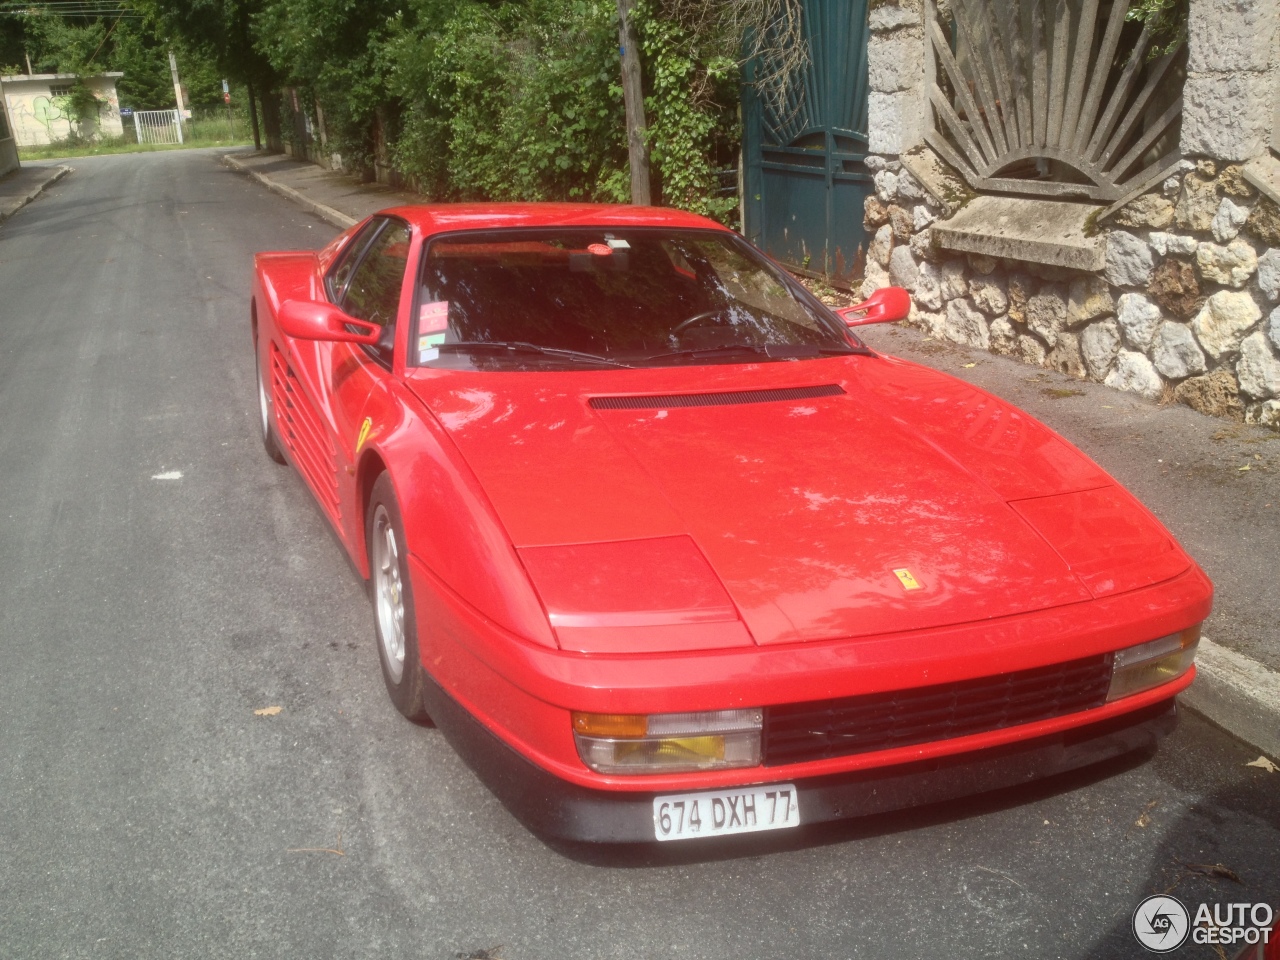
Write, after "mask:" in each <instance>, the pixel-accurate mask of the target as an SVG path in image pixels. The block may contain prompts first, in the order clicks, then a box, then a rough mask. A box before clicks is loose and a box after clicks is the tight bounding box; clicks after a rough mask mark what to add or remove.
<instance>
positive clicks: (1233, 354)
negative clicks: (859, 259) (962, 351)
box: [863, 157, 1280, 426]
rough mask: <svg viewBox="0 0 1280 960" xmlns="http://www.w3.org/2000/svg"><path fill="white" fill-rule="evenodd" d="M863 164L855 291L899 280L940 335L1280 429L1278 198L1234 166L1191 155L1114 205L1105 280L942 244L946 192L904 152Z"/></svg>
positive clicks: (916, 317) (921, 321)
mask: <svg viewBox="0 0 1280 960" xmlns="http://www.w3.org/2000/svg"><path fill="white" fill-rule="evenodd" d="M868 162H869V164H870V165H871V166H872V167H873V168H874V169H875V184H876V194H875V196H873V197H868V198H867V202H866V211H865V212H866V217H865V224H866V227H867V231H868V234H869V235H871V236H872V237H873V239H872V241H871V243H870V245H869V249H868V257H867V270H866V280H865V282H864V286H863V293H864V294H866V293H869V292H871V291H872V290H875V289H879V288H880V287H883V286H888V285H891V284H892V285H894V286H901V287H905V288H906V289H908V290H910V291H911V293H912V295H913V300H914V304H915V307H914V310H913V312H912V317H911V321H910V322H911V323H913V324H914V325H916V326H919V327H921V328H922V329H924V330H927V331H928V332H929V333H930V334H931V335H933V336H936V337H939V338H945V339H948V340H953V341H955V342H957V343H964V344H968V345H969V346H974V347H979V348H981V349H984V350H991V351H992V352H993V353H999V354H1005V355H1008V356H1016V357H1020V358H1021V359H1022V360H1024V361H1025V362H1027V363H1030V364H1033V365H1036V366H1045V367H1051V368H1053V369H1055V370H1058V371H1059V372H1061V373H1066V374H1070V375H1071V376H1076V377H1081V378H1088V379H1091V380H1097V381H1101V382H1103V383H1106V384H1108V385H1109V386H1112V387H1115V388H1117V389H1120V390H1131V391H1134V392H1136V393H1139V394H1141V395H1142V396H1144V397H1147V398H1148V399H1151V400H1161V399H1164V400H1179V401H1181V402H1184V403H1186V404H1188V405H1190V406H1192V407H1194V408H1195V409H1197V410H1201V411H1203V412H1205V413H1209V414H1213V415H1215V416H1224V417H1230V418H1234V419H1247V420H1249V421H1251V422H1257V423H1268V424H1270V425H1274V426H1280V356H1278V354H1280V208H1278V207H1277V206H1276V205H1275V204H1274V203H1272V202H1271V201H1270V200H1268V199H1267V198H1265V197H1260V196H1259V195H1258V192H1257V191H1256V190H1255V189H1254V188H1253V187H1252V186H1250V184H1249V183H1248V182H1247V181H1245V179H1244V178H1243V177H1242V176H1241V175H1240V167H1239V166H1236V165H1226V166H1222V167H1221V168H1219V165H1217V164H1215V163H1214V162H1212V161H1200V162H1199V163H1197V164H1192V163H1190V162H1187V163H1186V164H1185V166H1186V167H1188V168H1189V169H1187V170H1186V171H1184V172H1183V173H1181V174H1179V175H1177V176H1174V177H1170V178H1169V179H1168V180H1166V181H1165V182H1164V184H1162V185H1161V187H1160V188H1158V189H1157V190H1155V191H1153V192H1152V193H1149V194H1146V195H1144V196H1142V197H1139V198H1138V199H1137V200H1135V201H1133V202H1132V203H1130V204H1128V205H1127V206H1126V207H1124V208H1123V209H1121V210H1120V211H1119V212H1118V213H1117V214H1116V215H1115V216H1114V217H1113V218H1112V221H1113V226H1114V228H1113V229H1111V230H1109V231H1108V233H1107V265H1106V270H1105V272H1104V273H1103V275H1101V276H1100V275H1098V274H1092V273H1081V272H1076V271H1069V270H1065V269H1063V268H1061V267H1049V266H1043V265H1037V264H1031V263H1023V262H1019V261H1013V260H996V259H994V258H991V257H986V256H980V255H975V254H968V255H964V256H957V255H955V254H952V253H950V252H948V251H943V250H940V249H938V248H937V247H936V245H935V244H934V243H932V242H931V237H930V233H929V226H930V225H931V224H932V223H933V222H934V221H935V220H936V219H937V218H938V217H939V216H940V215H941V214H942V213H943V207H942V205H941V202H940V201H938V200H936V199H934V198H933V197H932V196H931V195H930V194H929V192H928V191H927V190H925V189H924V187H923V186H922V185H921V184H920V182H919V181H917V180H916V179H915V178H914V177H913V176H912V175H911V174H910V173H908V172H907V171H906V170H904V169H903V168H902V165H901V163H900V162H899V161H898V160H894V159H888V158H884V157H872V158H869V161H868Z"/></svg>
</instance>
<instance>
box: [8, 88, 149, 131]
mask: <svg viewBox="0 0 1280 960" xmlns="http://www.w3.org/2000/svg"><path fill="white" fill-rule="evenodd" d="M91 85H92V87H93V91H94V93H95V94H96V95H97V96H98V97H99V99H100V100H103V101H104V103H103V106H102V108H101V110H100V111H99V114H98V117H97V119H96V120H95V119H94V118H92V117H90V118H88V119H86V120H82V121H80V122H79V123H76V122H75V120H74V115H73V113H72V110H71V103H70V100H71V98H70V97H65V96H56V97H55V96H53V95H51V94H50V92H49V89H48V87H45V88H44V89H43V90H41V89H39V88H38V87H37V88H36V89H33V90H22V89H21V88H19V89H17V90H15V89H13V88H14V87H15V86H16V85H15V84H13V83H9V84H6V85H5V87H6V89H5V100H7V101H8V104H9V119H10V121H11V122H12V126H13V131H12V132H13V136H14V139H16V140H17V142H18V145H19V146H24V147H26V146H37V145H40V144H45V143H52V142H54V141H57V140H65V139H67V138H68V137H70V136H71V135H72V134H73V133H78V134H79V135H81V136H85V137H91V136H94V135H96V134H102V135H104V136H108V137H118V136H121V135H122V134H123V133H124V128H123V126H122V125H121V123H120V105H119V104H120V101H119V98H118V97H117V95H116V91H115V84H114V83H113V84H111V85H110V86H109V87H107V88H106V89H100V88H98V87H97V85H95V84H92V81H91Z"/></svg>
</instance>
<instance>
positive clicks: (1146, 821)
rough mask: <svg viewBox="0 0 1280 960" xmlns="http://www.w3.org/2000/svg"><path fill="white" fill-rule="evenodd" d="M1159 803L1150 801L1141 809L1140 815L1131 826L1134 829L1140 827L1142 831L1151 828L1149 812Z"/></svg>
mask: <svg viewBox="0 0 1280 960" xmlns="http://www.w3.org/2000/svg"><path fill="white" fill-rule="evenodd" d="M1159 802H1160V801H1159V800H1152V801H1151V802H1150V803H1148V804H1147V805H1146V806H1145V807H1143V808H1142V814H1141V815H1140V816H1139V817H1138V819H1137V820H1135V821H1134V822H1133V825H1134V826H1135V827H1141V828H1142V829H1144V830H1145V829H1146V828H1147V827H1149V826H1151V811H1152V810H1154V809H1155V807H1156V804H1158V803H1159Z"/></svg>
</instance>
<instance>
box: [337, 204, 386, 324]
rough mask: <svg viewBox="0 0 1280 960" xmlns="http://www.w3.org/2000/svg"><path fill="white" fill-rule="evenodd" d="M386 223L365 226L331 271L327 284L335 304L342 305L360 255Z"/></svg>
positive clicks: (374, 222) (374, 221)
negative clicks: (343, 296)
mask: <svg viewBox="0 0 1280 960" xmlns="http://www.w3.org/2000/svg"><path fill="white" fill-rule="evenodd" d="M384 223H386V221H385V220H370V221H369V222H368V223H367V224H365V227H364V229H363V230H361V231H360V232H359V233H357V234H356V235H355V236H354V237H352V238H351V242H350V243H348V244H347V249H345V250H343V251H342V254H341V256H339V258H338V265H337V266H336V267H334V268H333V269H332V270H330V271H329V276H328V277H327V278H326V280H325V284H326V286H327V287H328V288H329V299H330V300H332V301H333V302H334V303H337V304H341V303H342V295H343V294H344V293H346V292H347V283H348V281H350V280H351V274H352V272H353V271H354V270H355V268H356V266H357V265H358V264H359V263H360V254H361V253H363V252H364V248H365V247H367V246H368V245H369V241H370V240H371V239H372V238H373V235H374V234H376V233H377V232H378V231H379V230H381V229H382V225H383V224H384Z"/></svg>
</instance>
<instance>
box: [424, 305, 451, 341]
mask: <svg viewBox="0 0 1280 960" xmlns="http://www.w3.org/2000/svg"><path fill="white" fill-rule="evenodd" d="M448 329H449V301H448V300H437V301H435V302H434V303H424V304H423V305H422V309H421V310H419V311H418V333H419V334H426V333H442V332H444V331H445V330H448Z"/></svg>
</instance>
